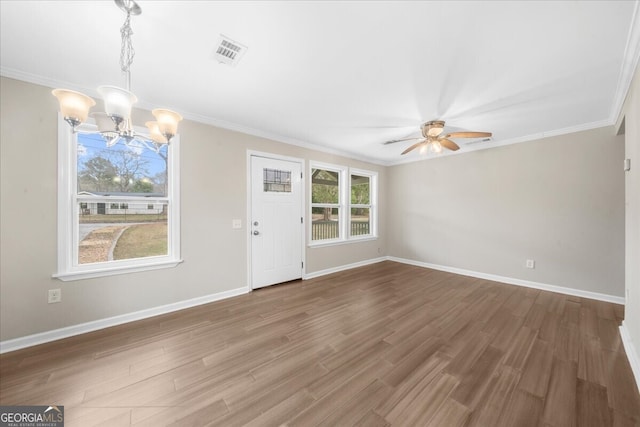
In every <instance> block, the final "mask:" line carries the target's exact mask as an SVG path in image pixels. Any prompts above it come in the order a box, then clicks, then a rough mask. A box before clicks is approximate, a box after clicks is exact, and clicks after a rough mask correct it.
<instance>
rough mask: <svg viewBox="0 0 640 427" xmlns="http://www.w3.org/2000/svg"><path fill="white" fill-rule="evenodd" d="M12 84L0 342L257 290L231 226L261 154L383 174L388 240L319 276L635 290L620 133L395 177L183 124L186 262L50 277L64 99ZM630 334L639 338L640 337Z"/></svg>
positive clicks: (333, 257) (388, 171)
mask: <svg viewBox="0 0 640 427" xmlns="http://www.w3.org/2000/svg"><path fill="white" fill-rule="evenodd" d="M0 84H1V86H0V102H1V103H0V115H1V126H0V131H1V133H0V149H1V151H0V160H1V169H0V171H1V177H0V178H1V179H0V184H1V192H0V196H1V200H0V202H1V203H0V209H1V211H0V222H1V230H0V231H1V247H0V341H5V340H9V339H12V338H17V337H23V336H27V335H30V334H34V333H38V332H44V331H50V330H55V329H58V328H62V327H66V326H71V325H77V324H81V323H85V322H90V321H94V320H98V319H104V318H108V317H112V316H117V315H120V314H126V313H132V312H136V311H139V310H143V309H147V308H153V307H158V306H161V305H164V304H171V303H175V302H180V301H184V300H188V299H191V298H196V297H201V296H207V295H211V294H216V293H219V292H223V291H227V290H232V289H236V288H241V287H244V286H246V285H247V239H246V232H247V230H246V228H244V227H243V229H242V230H233V229H232V228H231V220H232V219H233V218H241V219H242V220H243V225H245V224H244V222H245V221H246V209H247V206H246V203H247V202H246V188H247V183H246V164H247V162H246V156H247V150H255V151H262V152H271V153H274V154H279V155H286V156H292V157H299V158H303V159H305V160H306V161H307V164H306V167H307V168H308V162H309V160H316V161H320V162H326V163H334V164H341V165H346V166H351V167H357V168H363V169H371V170H376V171H378V172H379V174H380V175H379V184H380V192H379V193H380V206H381V210H380V224H379V226H380V235H381V238H380V239H378V240H376V241H371V242H365V243H357V244H346V245H341V246H330V247H322V248H307V250H306V262H307V270H306V271H307V273H313V272H317V271H321V270H325V269H331V268H335V267H339V266H342V265H346V264H351V263H356V262H359V261H365V260H369V259H374V258H377V257H379V256H384V255H392V256H397V257H403V258H409V259H413V260H418V261H423V262H429V263H434V264H441V265H445V266H451V267H458V268H463V269H467V270H473V271H478V272H482V273H487V274H495V275H500V276H506V277H513V278H519V279H522V280H531V281H536V282H540V283H547V284H551V285H557V286H563V287H572V288H576V289H581V290H586V291H591V292H599V293H604V294H609V295H616V296H622V295H623V293H624V283H625V279H624V259H625V258H624V190H623V188H624V187H623V185H624V179H625V178H624V177H623V173H622V168H621V162H622V158H623V156H624V142H623V140H624V139H625V138H624V137H622V136H620V137H616V136H614V135H613V130H612V128H603V129H596V130H591V131H586V132H580V133H575V134H570V135H565V136H560V137H554V138H548V139H543V140H539V141H532V142H528V143H523V144H516V145H512V146H506V147H501V148H496V149H492V150H484V151H477V152H473V153H468V154H464V155H458V156H450V157H444V158H440V159H436V160H431V161H426V162H416V163H411V164H406V165H399V166H394V167H389V168H386V167H381V166H377V165H371V164H367V163H363V162H359V161H355V160H350V159H346V158H343V157H340V156H335V155H331V154H327V153H322V152H317V151H312V150H309V149H305V148H301V147H296V146H291V145H286V144H282V143H278V142H274V141H270V140H267V139H263V138H258V137H254V136H250V135H246V134H242V133H238V132H233V131H228V130H224V129H219V128H215V127H213V126H209V125H205V124H200V123H195V122H190V121H185V122H183V124H182V126H181V141H182V148H181V156H182V174H181V175H182V176H181V179H182V182H181V187H182V193H181V194H182V257H183V259H184V261H185V262H184V263H183V264H181V265H180V266H178V267H176V268H174V269H166V270H159V271H152V272H144V273H135V274H125V275H119V276H111V277H105V278H98V279H89V280H81V281H75V282H61V281H58V280H55V279H52V278H51V274H53V273H54V272H55V268H56V176H57V170H56V168H57V162H56V145H57V141H56V137H57V136H56V135H57V134H56V128H57V101H56V100H55V98H54V97H53V96H51V94H50V89H49V88H46V87H42V86H38V85H33V84H29V83H24V82H19V81H16V80H12V79H6V78H2V79H1V81H0ZM639 86H640V84H639V83H638V77H637V76H636V82H635V84H634V89H633V91H632V95H633V96H634V97H635V98H630V99H636V101H635V102H631V101H627V108H626V112H627V119H626V127H627V135H626V141H627V143H626V145H627V152H628V153H630V152H631V153H638V150H639V147H638V140H639V137H638V128H639V127H640V126H638V117H639V114H640V113H639V112H638V107H637V105H636V104H638V102H637V99H638V98H640V95H638V87H639ZM135 114H136V115H135V117H134V118H135V119H136V120H135V121H136V122H144V121H145V120H147V119H148V118H150V114H149V113H148V112H144V111H136V113H135ZM633 120H635V122H634V123H635V125H634V124H633V123H631V122H632V121H633ZM633 155H634V156H635V157H636V158H637V157H638V156H637V154H633ZM627 156H630V154H628V155H627ZM637 174H638V171H637V170H636V171H635V175H632V174H628V175H627V177H626V179H627V198H628V206H627V226H628V227H627V278H626V283H627V288H628V289H629V291H630V297H629V305H628V307H627V317H628V318H629V319H632V321H631V322H629V323H631V324H633V325H638V324H640V317H639V316H640V309H639V308H638V307H640V287H639V286H640V285H639V283H638V278H639V277H640V274H639V273H638V264H637V263H636V262H635V260H637V259H638V252H639V248H638V240H639V239H638V238H637V237H636V238H635V240H633V239H631V238H630V236H631V234H630V233H636V234H633V236H636V235H637V234H638V230H639V229H640V225H639V224H638V217H639V216H640V215H639V214H638V194H640V190H639V189H638V188H639V183H638V175H637ZM631 180H633V181H631ZM221 184H223V185H221ZM307 185H308V183H307ZM632 193H633V195H635V196H632V195H631V194H632ZM309 195H310V191H309V188H307V197H308V196H309ZM630 197H635V202H632V203H631V207H629V198H630ZM307 203H308V201H307ZM632 209H635V210H632ZM629 227H631V228H629ZM633 227H635V228H633ZM633 230H635V231H633ZM634 241H635V244H634V243H633V242H634ZM630 242H632V243H631V245H632V248H631V249H630V248H629V245H630ZM633 245H635V246H633ZM630 250H631V251H634V250H635V252H630ZM633 253H635V258H632V256H633V255H632V254H633ZM527 258H532V259H535V260H536V262H537V265H536V269H534V270H527V269H525V268H524V261H525V259H527ZM634 268H635V269H634ZM51 288H61V289H62V295H63V302H62V303H60V304H47V301H46V300H47V290H48V289H51ZM634 298H635V299H634ZM630 329H632V332H633V334H634V341H635V342H640V328H638V327H636V328H635V329H633V328H631V327H630Z"/></svg>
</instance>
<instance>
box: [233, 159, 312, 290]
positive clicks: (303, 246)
mask: <svg viewBox="0 0 640 427" xmlns="http://www.w3.org/2000/svg"><path fill="white" fill-rule="evenodd" d="M251 157H264V158H267V159H273V160H284V161H287V162H294V163H299V164H300V170H301V171H302V182H301V184H302V185H300V209H301V211H300V213H301V215H302V222H303V224H302V226H303V227H302V233H301V239H300V252H301V255H302V274H301V277H302V279H304V277H305V276H306V274H307V253H306V250H305V249H306V247H307V242H306V239H307V233H306V232H305V230H306V228H307V211H306V209H305V201H306V192H307V182H306V178H307V177H306V175H305V173H306V169H305V160H304V159H301V158H299V157H291V156H283V155H280V154H274V153H267V152H264V151H256V150H249V149H247V164H246V168H247V177H246V179H247V191H246V193H247V212H246V215H245V227H244V230H245V235H246V239H247V240H246V242H247V289H249V290H250V291H253V271H252V270H253V264H252V259H251V257H252V254H251V245H252V244H253V243H252V242H253V239H252V236H251V212H252V210H251V208H252V203H253V198H252V193H251Z"/></svg>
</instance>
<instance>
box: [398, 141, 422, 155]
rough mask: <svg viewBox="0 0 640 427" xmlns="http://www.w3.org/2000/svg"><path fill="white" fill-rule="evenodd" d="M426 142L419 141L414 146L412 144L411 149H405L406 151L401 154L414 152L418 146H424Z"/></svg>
mask: <svg viewBox="0 0 640 427" xmlns="http://www.w3.org/2000/svg"><path fill="white" fill-rule="evenodd" d="M425 142H426V140H423V141H420V142H416V143H415V144H413V145H412V146H411V147H409V148H407V149H406V150H404V151H403V152H402V154H407V153H408V152H409V151H411V150H414V149H416V148H418V147H419V146H420V145H422V144H424V143H425Z"/></svg>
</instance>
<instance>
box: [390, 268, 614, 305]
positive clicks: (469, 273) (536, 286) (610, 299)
mask: <svg viewBox="0 0 640 427" xmlns="http://www.w3.org/2000/svg"><path fill="white" fill-rule="evenodd" d="M387 259H388V260H389V261H395V262H401V263H403V264H410V265H415V266H418V267H426V268H431V269H433V270H440V271H446V272H449V273H455V274H460V275H463V276H470V277H476V278H478V279H486V280H493V281H495V282H502V283H507V284H509V285H517V286H524V287H527V288H534V289H541V290H543V291H550V292H557V293H559V294H565V295H573V296H577V297H582V298H589V299H595V300H599V301H606V302H612V303H614V304H622V305H624V303H625V299H624V298H623V297H617V296H615V295H608V294H601V293H598V292H590V291H583V290H581V289H574V288H565V287H562V286H556V285H548V284H546V283H539V282H532V281H529V280H522V279H515V278H513V277H505V276H498V275H495V274H487V273H480V272H478V271H472V270H465V269H462V268H456V267H448V266H444V265H438V264H431V263H428V262H421V261H414V260H410V259H405V258H396V257H392V256H390V257H387Z"/></svg>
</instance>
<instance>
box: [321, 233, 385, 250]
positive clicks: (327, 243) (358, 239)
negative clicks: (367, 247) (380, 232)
mask: <svg viewBox="0 0 640 427" xmlns="http://www.w3.org/2000/svg"><path fill="white" fill-rule="evenodd" d="M373 240H378V236H366V237H352V238H351V239H348V240H328V241H318V242H313V243H309V245H308V247H309V248H322V247H325V246H338V245H345V244H350V243H362V242H370V241H373Z"/></svg>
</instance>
